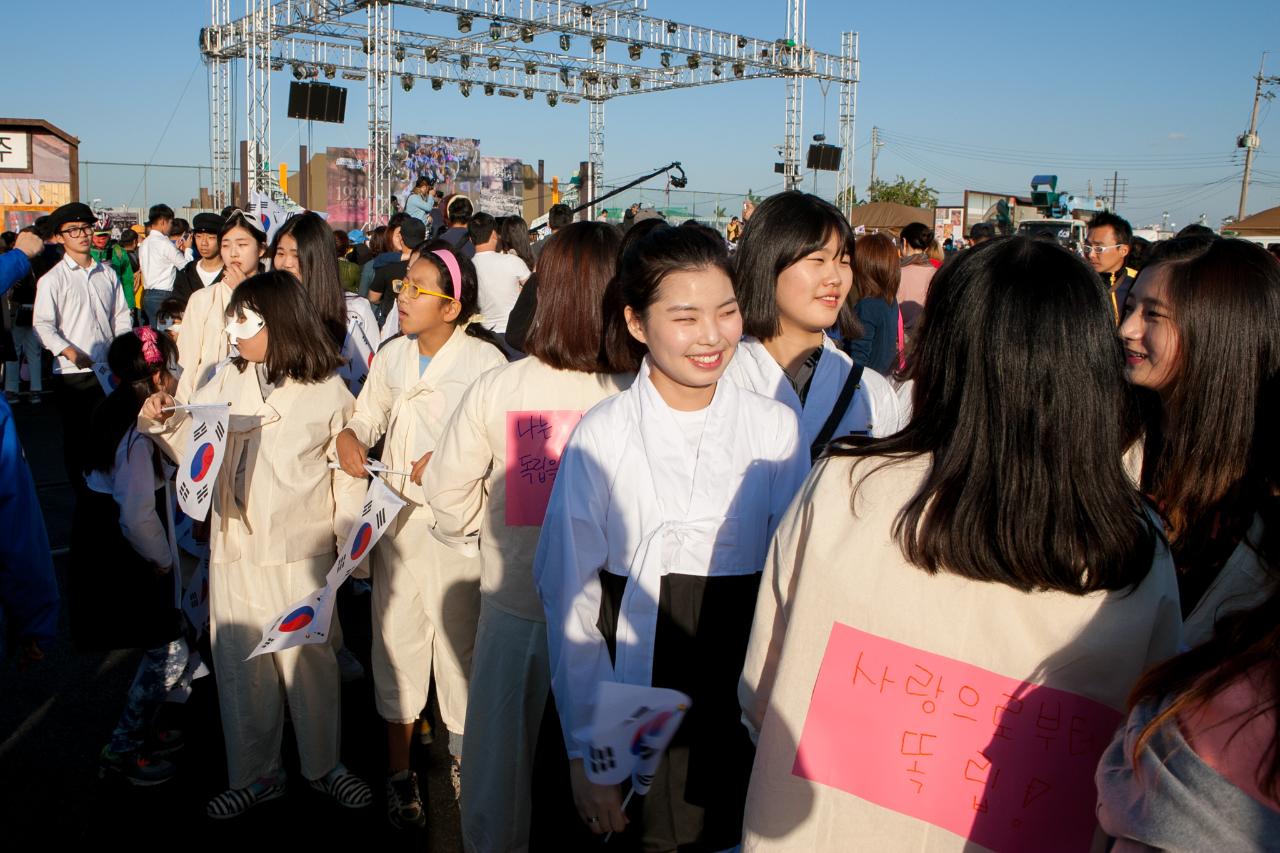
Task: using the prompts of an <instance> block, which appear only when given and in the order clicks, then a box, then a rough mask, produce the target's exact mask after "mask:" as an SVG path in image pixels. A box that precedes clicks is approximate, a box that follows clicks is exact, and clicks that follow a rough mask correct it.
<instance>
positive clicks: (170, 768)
mask: <svg viewBox="0 0 1280 853" xmlns="http://www.w3.org/2000/svg"><path fill="white" fill-rule="evenodd" d="M177 772H178V768H177V767H175V766H174V765H173V764H170V763H169V762H168V761H165V760H164V759H163V758H147V757H146V756H144V755H141V754H140V753H138V752H137V751H136V750H135V751H132V752H112V751H111V749H110V747H105V746H104V747H103V748H102V752H101V754H99V755H98V778H99V779H105V778H107V776H109V775H116V776H121V777H123V778H125V779H128V780H129V783H130V784H133V785H159V784H161V783H163V782H168V781H169V780H170V779H172V778H173V777H174V774H176V773H177Z"/></svg>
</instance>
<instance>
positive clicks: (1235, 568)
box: [1120, 239, 1280, 645]
mask: <svg viewBox="0 0 1280 853" xmlns="http://www.w3.org/2000/svg"><path fill="white" fill-rule="evenodd" d="M1129 305H1130V308H1131V310H1130V313H1129V315H1128V316H1127V317H1126V318H1125V321H1124V323H1123V324H1122V325H1121V327H1120V336H1121V338H1122V339H1123V342H1124V350H1125V373H1126V375H1127V377H1128V379H1129V381H1130V382H1131V383H1132V384H1133V385H1135V386H1137V388H1138V389H1139V393H1140V395H1141V397H1142V401H1143V408H1144V417H1145V420H1146V440H1145V446H1144V462H1143V471H1142V486H1143V489H1144V491H1146V492H1147V493H1148V494H1149V495H1151V497H1152V498H1153V499H1154V500H1155V502H1156V504H1157V505H1158V506H1159V507H1160V510H1161V512H1162V513H1163V514H1164V516H1165V519H1166V522H1167V526H1168V534H1169V539H1170V542H1171V544H1172V548H1173V555H1174V561H1175V563H1176V564H1177V566H1178V574H1179V586H1180V589H1181V595H1182V609H1183V614H1184V616H1186V618H1187V635H1188V636H1187V639H1188V642H1189V643H1190V644H1193V645H1194V644H1195V643H1196V642H1198V641H1203V640H1205V639H1207V638H1208V636H1209V635H1210V633H1211V629H1212V627H1213V623H1214V621H1215V620H1216V619H1217V618H1219V617H1220V616H1221V615H1222V614H1223V611H1224V604H1225V603H1226V602H1228V601H1230V602H1231V604H1230V607H1232V608H1236V607H1243V606H1247V605H1248V604H1250V603H1256V601H1255V600H1254V599H1253V598H1251V597H1250V595H1253V594H1257V593H1259V592H1260V591H1262V592H1264V591H1265V590H1261V587H1260V585H1259V584H1258V583H1257V582H1256V577H1257V576H1259V572H1257V571H1256V557H1251V556H1250V554H1252V553H1253V549H1252V547H1251V546H1250V545H1249V542H1250V541H1251V540H1252V541H1256V538H1257V536H1258V535H1259V534H1260V533H1261V530H1260V529H1258V527H1257V525H1258V524H1259V522H1258V521H1257V519H1256V508H1257V506H1258V503H1259V501H1260V500H1262V499H1263V498H1264V497H1265V487H1264V486H1263V481H1262V479H1261V466H1260V464H1259V459H1260V458H1261V455H1262V454H1263V453H1264V452H1265V450H1266V448H1267V447H1269V446H1270V445H1271V444H1272V443H1273V442H1274V441H1275V436H1274V435H1264V434H1262V432H1260V430H1259V424H1260V423H1261V421H1260V420H1259V416H1258V412H1259V407H1260V406H1261V405H1262V388H1263V387H1264V384H1265V383H1266V382H1267V381H1268V380H1269V379H1271V378H1272V377H1274V376H1275V375H1276V374H1277V372H1280V265H1277V264H1276V263H1275V261H1274V260H1273V259H1272V258H1271V257H1269V256H1268V255H1267V253H1266V252H1265V251H1264V250H1263V249H1262V248H1261V247H1260V246H1256V245H1254V244H1252V243H1248V242H1245V241H1243V240H1214V241H1212V242H1205V241H1204V240H1200V239H1175V240H1170V241H1168V242H1167V243H1162V244H1157V247H1156V249H1155V250H1154V252H1153V256H1152V258H1151V260H1149V261H1148V263H1147V266H1146V267H1145V268H1144V269H1143V271H1142V274H1141V275H1140V276H1139V277H1138V280H1137V282H1136V283H1135V284H1134V288H1133V292H1132V293H1131V294H1130V296H1129Z"/></svg>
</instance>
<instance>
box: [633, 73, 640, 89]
mask: <svg viewBox="0 0 1280 853" xmlns="http://www.w3.org/2000/svg"><path fill="white" fill-rule="evenodd" d="M631 88H632V89H639V88H640V78H639V76H637V75H634V74H633V75H632V76H631Z"/></svg>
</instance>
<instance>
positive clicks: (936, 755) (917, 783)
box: [792, 623, 1123, 851]
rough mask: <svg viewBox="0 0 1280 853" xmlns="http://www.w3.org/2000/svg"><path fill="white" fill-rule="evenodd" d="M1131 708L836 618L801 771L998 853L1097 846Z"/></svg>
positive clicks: (800, 754) (800, 755)
mask: <svg viewBox="0 0 1280 853" xmlns="http://www.w3.org/2000/svg"><path fill="white" fill-rule="evenodd" d="M1122 719H1123V717H1122V715H1121V714H1120V713H1119V712H1118V711H1116V710H1114V709H1112V708H1109V707H1107V706H1106V705H1103V704H1101V703H1099V702H1095V701H1093V700H1092V699H1086V698H1084V697H1083V696H1078V695H1076V694H1074V693H1068V692H1066V691H1064V690H1057V689H1055V688H1052V687H1045V686H1043V685H1036V684H1030V683H1028V682H1025V681H1019V680H1016V679H1012V678H1007V677H1005V676H1003V675H998V674H996V673H994V672H991V671H989V670H985V669H982V668H980V667H977V666H973V665H971V664H967V663H964V662H962V661H958V660H953V659H951V658H946V657H942V656H941V655H935V654H931V653H929V652H925V651H921V650H920V649H914V648H912V647H910V646H905V645H903V644H901V643H896V642H894V641H892V640H887V639H884V638H883V637H877V636H874V635H872V634H868V633H866V632H864V631H859V630H857V629H856V628H851V627H849V626H847V625H841V624H839V623H836V624H835V625H834V626H833V627H832V629H831V636H830V637H829V639H828V641H827V650H826V653H825V654H824V655H823V658H822V666H821V668H820V669H819V671H818V680H817V683H816V685H815V686H814V690H813V696H812V698H811V700H810V704H809V712H808V714H807V716H806V718H805V722H804V731H803V733H802V734H801V737H800V745H799V748H798V750H797V753H796V762H795V766H794V767H793V768H792V773H794V774H795V775H796V776H800V777H801V778H804V779H809V780H812V781H814V782H818V783H820V784H823V785H828V786H831V787H833V788H839V789H840V790H843V791H847V792H849V793H850V794H854V795H856V796H858V797H861V798H862V799H864V800H868V801H870V802H873V803H877V804H879V805H881V806H884V807H885V808H889V809H892V810H894V811H896V812H901V813H902V814H906V815H910V816H912V817H915V818H918V819H920V820H923V821H926V822H928V823H931V824H933V825H935V826H939V827H942V828H943V829H947V830H950V831H951V832H954V833H955V834H957V835H959V836H961V837H963V838H966V839H969V840H971V841H974V842H976V843H978V844H981V845H982V846H984V847H987V848H990V849H992V850H996V851H1017V850H1037V851H1069V850H1088V849H1089V846H1090V843H1091V841H1092V839H1093V836H1094V832H1095V831H1096V829H1097V821H1096V819H1095V817H1094V801H1095V799H1096V791H1095V788H1094V784H1093V773H1094V769H1095V768H1096V767H1097V765H1098V759H1099V757H1100V756H1101V755H1102V752H1103V750H1104V749H1105V748H1106V746H1107V744H1108V743H1109V742H1110V740H1111V736H1112V735H1113V734H1114V733H1115V730H1116V728H1117V727H1118V726H1119V725H1120V722H1121V720H1122Z"/></svg>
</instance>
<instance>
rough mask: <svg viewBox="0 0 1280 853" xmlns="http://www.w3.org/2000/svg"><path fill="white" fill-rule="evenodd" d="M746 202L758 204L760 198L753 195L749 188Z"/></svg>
mask: <svg viewBox="0 0 1280 853" xmlns="http://www.w3.org/2000/svg"><path fill="white" fill-rule="evenodd" d="M747 201H749V202H751V203H752V204H759V203H760V196H758V195H756V194H755V193H753V192H752V191H751V188H750V187H748V188H747Z"/></svg>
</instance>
